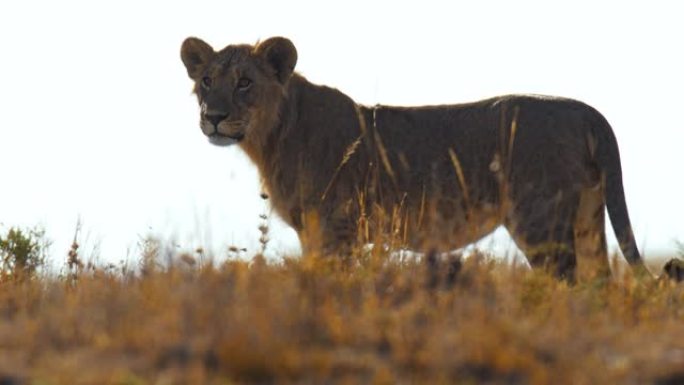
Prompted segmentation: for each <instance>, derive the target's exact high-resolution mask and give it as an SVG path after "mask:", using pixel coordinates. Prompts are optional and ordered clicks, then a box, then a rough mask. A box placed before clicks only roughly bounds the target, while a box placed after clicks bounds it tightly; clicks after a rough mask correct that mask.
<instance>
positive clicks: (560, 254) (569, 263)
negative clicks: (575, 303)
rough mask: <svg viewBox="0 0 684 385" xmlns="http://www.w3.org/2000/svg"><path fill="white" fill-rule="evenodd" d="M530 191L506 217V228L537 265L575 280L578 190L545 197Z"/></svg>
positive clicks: (556, 274)
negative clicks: (575, 192)
mask: <svg viewBox="0 0 684 385" xmlns="http://www.w3.org/2000/svg"><path fill="white" fill-rule="evenodd" d="M534 195H535V194H530V195H529V196H528V197H527V198H526V199H521V200H518V201H517V202H516V203H515V204H514V207H513V209H512V213H511V215H510V216H509V217H508V218H507V220H506V228H507V229H508V232H509V233H510V234H511V236H512V237H513V239H514V240H515V243H516V244H517V246H518V248H520V250H522V252H523V253H524V254H525V256H526V257H527V260H528V261H529V263H530V265H531V266H532V268H534V269H544V270H546V271H548V272H549V273H551V274H553V275H554V276H556V277H558V278H560V279H564V280H567V281H568V282H575V280H576V267H577V258H576V250H575V228H574V219H575V216H576V213H577V208H578V203H579V196H578V195H577V194H566V195H565V196H564V194H562V193H560V192H559V193H557V194H555V196H553V197H552V198H548V199H545V198H544V197H541V196H539V195H537V196H534Z"/></svg>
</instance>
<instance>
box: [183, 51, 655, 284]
mask: <svg viewBox="0 0 684 385" xmlns="http://www.w3.org/2000/svg"><path fill="white" fill-rule="evenodd" d="M209 50H211V51H209ZM181 54H182V58H183V61H184V63H185V64H186V67H187V69H188V74H189V75H190V77H191V78H192V79H194V80H195V81H196V86H195V91H196V93H197V95H198V98H199V101H200V103H201V104H202V106H203V112H202V122H203V123H202V125H203V130H204V131H205V134H207V135H209V134H210V132H207V130H206V129H205V127H206V126H207V124H206V120H207V119H208V118H209V117H210V116H209V115H210V112H212V111H213V112H214V113H218V114H222V116H225V117H226V119H225V120H226V121H228V120H235V121H239V122H245V123H243V124H242V125H241V126H240V125H239V124H238V125H235V126H231V127H233V128H228V127H227V126H226V125H225V124H223V121H222V122H221V123H219V124H218V125H217V126H216V128H214V126H213V125H209V127H210V128H211V129H214V130H215V131H216V132H215V133H214V134H216V135H218V136H222V135H223V134H226V135H231V137H239V136H240V135H243V136H244V140H241V141H240V142H239V143H238V145H239V146H240V147H241V148H242V149H243V150H244V151H245V152H246V153H247V155H249V157H250V159H251V160H252V161H253V162H254V163H255V164H256V166H257V168H258V170H259V173H260V175H261V176H262V178H263V179H264V182H265V187H266V189H267V190H268V193H269V196H270V198H271V204H272V206H273V208H274V209H275V211H276V212H277V213H278V214H279V215H280V216H281V217H282V218H283V219H284V220H285V221H286V222H287V223H288V224H289V225H291V226H292V227H294V229H295V230H296V231H297V232H298V234H299V235H300V239H303V238H304V237H305V233H306V231H307V222H306V220H307V218H308V217H307V215H308V214H311V213H314V214H315V216H316V218H317V221H316V222H315V223H316V226H315V227H316V229H315V230H316V231H318V232H320V235H321V237H322V242H323V244H324V246H325V247H327V248H328V249H330V250H338V251H339V250H340V249H345V248H347V247H349V246H350V245H353V244H354V242H356V241H357V239H358V237H359V234H358V230H359V228H361V227H363V228H365V229H368V230H369V232H370V233H372V232H373V230H378V228H377V227H378V226H380V225H379V224H378V223H377V222H373V221H374V219H373V217H372V215H371V214H372V212H375V211H378V210H379V211H382V212H385V213H394V216H395V217H397V218H399V222H400V224H401V227H402V229H403V232H404V234H406V236H404V237H403V239H404V241H405V246H407V247H409V248H411V249H413V250H423V251H427V250H432V249H434V248H438V249H442V250H444V249H455V248H459V247H462V246H464V245H466V244H468V243H470V242H473V241H475V240H477V239H479V238H480V237H482V236H484V235H486V234H487V233H489V232H491V231H492V230H493V229H494V228H496V227H497V226H498V225H501V224H503V225H504V226H505V227H506V228H507V229H508V230H509V232H510V233H511V235H512V236H513V238H514V239H515V241H516V244H517V245H518V246H519V247H520V248H521V249H522V250H523V252H524V253H525V254H526V256H527V257H528V259H529V261H530V263H531V264H532V265H533V266H534V267H537V266H544V267H546V268H549V269H552V271H553V272H554V273H555V274H557V275H558V276H560V277H565V278H568V279H570V280H572V279H574V276H575V270H576V258H577V256H578V255H579V257H580V259H582V260H587V261H589V260H593V261H596V262H597V263H598V264H599V265H602V266H604V267H605V271H608V268H607V260H608V259H607V255H606V241H605V233H604V209H605V207H606V203H607V207H608V212H609V215H610V217H611V220H612V223H613V226H614V229H615V232H616V235H617V237H618V240H619V241H620V245H621V248H622V251H623V253H624V255H625V256H626V258H627V260H628V261H629V262H630V263H631V264H632V265H638V266H641V265H642V260H641V257H640V255H639V252H638V250H637V248H636V243H635V240H634V236H633V234H632V230H631V225H630V221H629V216H628V214H627V207H626V204H625V198H624V192H623V187H622V176H621V169H620V158H619V153H618V148H617V143H616V140H615V137H614V135H613V132H612V130H611V128H610V126H609V125H608V123H607V121H606V120H605V119H604V118H603V116H601V114H600V113H598V112H597V111H596V110H595V109H593V108H591V107H589V106H587V105H586V104H583V103H581V102H578V101H574V100H569V99H564V98H551V97H541V96H527V95H509V96H502V97H496V98H492V99H488V100H483V101H478V102H474V103H467V104H457V105H442V106H426V107H388V106H374V107H366V106H361V105H357V104H356V103H355V102H354V101H353V100H352V99H351V98H349V97H348V96H346V95H345V94H343V93H341V92H340V91H338V90H336V89H333V88H329V87H325V86H319V85H314V84H312V83H310V82H309V81H307V80H306V79H305V78H304V77H303V76H301V75H299V74H297V73H295V72H294V71H293V70H294V65H295V63H296V57H297V54H296V50H295V48H294V45H292V43H291V42H289V40H287V39H284V38H273V39H269V40H266V41H264V42H262V43H260V44H258V45H256V46H249V45H239V46H228V47H226V48H224V49H223V50H221V51H219V52H214V51H213V49H211V48H210V47H209V46H208V45H206V43H203V42H201V41H200V40H199V39H195V38H189V39H188V40H186V42H185V43H184V44H183V48H182V52H181ZM205 76H209V77H212V78H213V82H214V83H215V84H217V86H216V87H217V88H216V89H211V90H203V89H202V86H201V84H200V82H202V81H204V80H202V79H203V77H205ZM241 76H249V77H250V78H251V80H252V85H251V86H250V89H249V90H247V91H244V92H243V91H239V90H237V88H236V86H235V83H236V81H237V80H236V79H238V78H240V77H241ZM207 111H208V112H207ZM235 127H237V129H236V128H235ZM231 129H236V130H238V131H239V132H238V131H236V132H230V130H231ZM222 130H223V131H225V132H222ZM312 223H314V222H312ZM383 225H386V224H383ZM370 237H371V239H372V235H371V236H370ZM305 240H306V239H303V241H305ZM303 243H304V247H305V248H306V247H307V244H306V242H303Z"/></svg>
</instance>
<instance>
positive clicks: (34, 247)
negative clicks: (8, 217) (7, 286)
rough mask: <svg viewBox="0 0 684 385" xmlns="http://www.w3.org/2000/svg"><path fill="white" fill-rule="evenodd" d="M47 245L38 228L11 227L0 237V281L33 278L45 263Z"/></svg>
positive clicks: (48, 243) (42, 231)
mask: <svg viewBox="0 0 684 385" xmlns="http://www.w3.org/2000/svg"><path fill="white" fill-rule="evenodd" d="M49 245H50V242H49V241H48V240H47V239H46V238H45V231H44V230H42V229H39V228H34V229H29V230H22V229H19V228H15V227H11V228H10V229H9V230H8V231H7V234H5V235H0V264H1V265H0V281H4V280H7V279H8V278H9V279H23V278H32V277H34V276H35V275H36V273H37V272H38V270H39V269H40V268H41V267H43V266H44V265H45V263H46V261H47V252H48V247H49Z"/></svg>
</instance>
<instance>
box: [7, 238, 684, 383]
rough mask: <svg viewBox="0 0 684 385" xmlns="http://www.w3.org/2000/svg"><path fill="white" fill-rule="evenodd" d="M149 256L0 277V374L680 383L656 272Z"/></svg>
mask: <svg viewBox="0 0 684 385" xmlns="http://www.w3.org/2000/svg"><path fill="white" fill-rule="evenodd" d="M146 252H147V253H157V252H158V248H150V249H148V250H147V251H146ZM154 257H155V256H154V255H152V256H151V255H145V256H143V258H141V259H142V260H144V261H146V262H145V266H143V268H142V269H141V272H139V273H133V272H130V271H121V269H112V268H109V269H93V268H91V269H82V268H79V271H77V272H75V273H73V274H69V275H67V276H66V277H52V278H49V277H43V278H40V279H33V280H28V281H26V280H25V281H23V282H17V281H12V280H9V281H5V282H3V283H0V383H1V384H45V385H50V384H55V385H57V384H122V385H123V384H242V383H259V384H338V383H339V384H481V383H486V384H549V383H553V384H609V383H623V384H643V383H654V384H676V383H682V382H683V381H684V285H676V284H673V283H670V282H667V281H653V280H627V281H624V282H619V283H618V282H606V281H600V280H591V281H588V282H584V283H580V284H577V285H575V286H568V285H567V284H566V283H563V282H559V281H557V280H555V279H553V278H551V277H550V276H547V275H545V274H543V273H538V272H530V271H527V270H521V269H517V270H516V269H514V268H511V267H509V266H505V265H501V264H497V263H494V262H487V261H486V260H485V259H484V258H480V257H475V258H471V259H468V260H466V261H465V262H464V263H463V264H459V263H456V262H453V263H446V262H443V263H441V264H438V265H439V266H436V265H435V264H434V263H433V264H430V263H424V262H420V261H417V260H414V259H408V260H399V259H398V258H393V257H391V256H390V255H388V254H387V253H386V252H383V251H381V250H378V249H374V250H372V251H370V252H367V253H365V254H363V255H357V256H356V259H354V260H353V263H350V262H349V260H344V261H343V260H340V259H338V258H318V257H315V256H304V257H303V258H299V259H285V260H284V261H282V262H278V263H276V262H266V261H264V260H263V259H262V258H256V259H255V260H254V261H252V262H244V261H229V262H226V263H224V264H222V265H220V266H202V264H201V263H195V261H194V259H193V258H192V257H191V256H187V255H186V256H177V257H176V258H174V259H175V261H176V262H174V263H171V265H170V266H167V267H163V266H162V265H163V264H159V263H152V262H150V261H151V260H152V259H154ZM156 257H158V256H156Z"/></svg>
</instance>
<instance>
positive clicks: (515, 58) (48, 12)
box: [0, 0, 684, 261]
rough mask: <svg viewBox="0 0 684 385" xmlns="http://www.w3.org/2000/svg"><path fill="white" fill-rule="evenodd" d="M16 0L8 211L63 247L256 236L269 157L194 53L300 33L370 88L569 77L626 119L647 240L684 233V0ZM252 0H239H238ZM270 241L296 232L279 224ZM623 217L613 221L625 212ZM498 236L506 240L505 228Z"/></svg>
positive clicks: (412, 101)
mask: <svg viewBox="0 0 684 385" xmlns="http://www.w3.org/2000/svg"><path fill="white" fill-rule="evenodd" d="M179 3H180V2H173V3H172V2H142V1H116V2H114V1H112V2H107V3H105V2H94V1H82V2H75V1H64V0H63V1H22V2H18V1H16V2H15V1H3V2H2V3H0V50H1V51H0V52H2V53H1V56H0V167H1V168H0V223H2V224H3V226H4V227H3V231H4V229H6V228H7V227H8V226H12V225H22V226H30V225H35V224H42V225H43V226H44V227H45V228H46V230H47V232H48V236H49V237H50V238H52V239H53V241H54V245H53V248H52V252H53V254H54V258H55V259H57V260H58V261H60V260H61V259H62V258H64V257H65V255H66V251H67V249H68V245H69V243H70V242H71V238H72V236H73V232H74V229H75V225H76V221H77V218H78V217H79V216H80V217H81V218H82V221H83V225H84V234H83V236H82V242H84V243H86V245H85V247H86V248H88V247H90V248H92V247H94V246H95V245H97V244H99V245H100V247H101V254H102V259H104V260H108V261H118V260H120V259H123V258H125V257H126V255H127V253H128V252H127V250H129V249H130V248H132V247H134V246H135V244H136V242H137V241H138V239H139V237H141V236H144V235H146V234H148V233H150V232H152V233H156V234H161V235H163V236H164V237H172V236H174V237H175V238H176V239H177V240H178V241H179V243H181V244H183V245H184V246H187V247H195V246H198V245H204V246H210V247H214V249H215V250H216V252H217V254H219V255H225V252H224V251H222V250H223V249H222V248H224V247H225V246H226V245H228V244H235V245H238V246H244V247H248V248H249V249H250V251H254V250H255V249H256V247H257V245H258V243H257V239H258V237H259V233H258V231H257V226H258V223H259V218H258V215H259V214H260V213H262V212H263V211H264V204H263V202H262V201H261V200H260V199H259V198H258V191H259V190H258V179H257V175H256V172H255V170H254V169H253V168H252V167H251V166H250V165H249V163H248V162H247V161H246V160H245V158H244V157H243V155H242V154H241V153H240V151H239V150H238V149H237V148H229V149H226V148H217V147H212V146H210V145H209V144H208V143H207V142H206V140H205V139H204V137H203V136H202V134H201V132H200V129H199V126H198V108H197V105H196V102H195V99H194V96H192V95H191V93H190V90H191V81H190V80H189V79H188V78H187V76H186V72H185V69H184V67H183V65H182V63H181V61H180V58H179V50H180V45H181V42H182V41H183V39H184V38H185V37H187V36H198V37H201V38H203V39H205V40H206V41H207V42H209V43H210V44H212V45H214V46H215V48H222V47H223V46H224V45H227V44H233V43H254V42H255V41H256V40H257V39H265V38H268V37H270V36H273V35H282V36H287V37H289V38H290V39H292V41H293V42H294V43H295V45H296V46H297V49H298V52H299V62H298V63H297V70H298V71H299V72H300V73H301V74H303V75H304V76H306V77H307V78H308V79H309V80H310V81H312V82H315V83H320V84H326V85H329V86H333V87H336V88H338V89H340V90H341V91H343V92H345V93H347V94H348V95H350V96H351V97H353V98H354V99H355V100H357V101H358V102H361V103H366V104H375V103H382V104H397V105H420V104H436V103H439V104H442V103H458V102H466V101H471V100H475V99H479V98H485V97H490V96H494V95H497V94H506V93H540V94H552V95H559V96H567V97H573V98H577V99H580V100H582V101H585V102H587V103H589V104H591V105H593V106H594V107H596V108H597V109H599V110H600V111H601V112H603V114H604V115H605V116H606V117H607V119H608V120H609V121H610V122H611V124H612V126H613V128H614V130H615V133H616V135H617V137H618V141H619V144H620V150H621V153H622V158H623V172H624V182H625V188H626V194H627V203H628V206H629V210H630V215H631V217H632V222H633V224H634V226H635V232H636V236H637V239H638V242H639V244H640V248H641V249H642V250H645V254H646V255H647V256H649V255H650V256H654V255H656V254H659V253H667V252H672V251H673V250H675V249H676V246H675V243H674V240H675V239H680V240H684V220H683V219H684V205H682V203H681V202H682V193H683V192H684V177H682V172H681V169H680V166H681V165H682V163H683V159H682V158H683V156H682V152H681V151H682V142H683V139H684V127H683V126H684V123H683V121H684V116H683V113H684V108H683V107H682V96H681V95H682V90H683V89H684V72H683V71H682V69H683V68H684V49H682V38H684V22H682V20H684V19H683V17H684V12H683V10H682V9H681V8H680V7H682V6H680V5H678V3H677V2H675V1H650V2H639V4H637V3H636V2H597V1H585V0H582V1H577V0H575V1H571V2H564V4H560V2H553V3H554V4H555V5H554V4H551V2H548V1H514V2H513V1H467V2H432V1H414V2H399V1H390V2H378V3H371V2H369V1H349V0H346V1H344V2H340V3H339V5H330V4H328V3H327V2H313V1H270V2H264V1H252V2H250V1H241V2H229V1H215V2H210V1H193V2H185V3H183V4H182V5H181V4H179ZM236 3H238V4H236ZM273 226H274V227H273V229H272V231H271V238H272V239H273V241H272V243H271V247H272V248H273V249H272V250H273V251H277V252H287V251H292V250H296V249H297V247H298V246H297V242H296V238H295V237H294V235H293V232H292V231H291V230H288V229H284V228H283V227H282V225H278V224H277V223H276V224H275V225H273ZM609 234H610V235H611V236H612V229H610V231H609ZM496 239H497V240H496V241H491V240H488V241H486V242H487V243H486V244H492V242H494V243H497V244H498V245H499V246H501V245H503V247H506V246H508V245H510V241H509V240H507V238H506V237H505V235H504V236H501V237H498V238H496Z"/></svg>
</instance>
